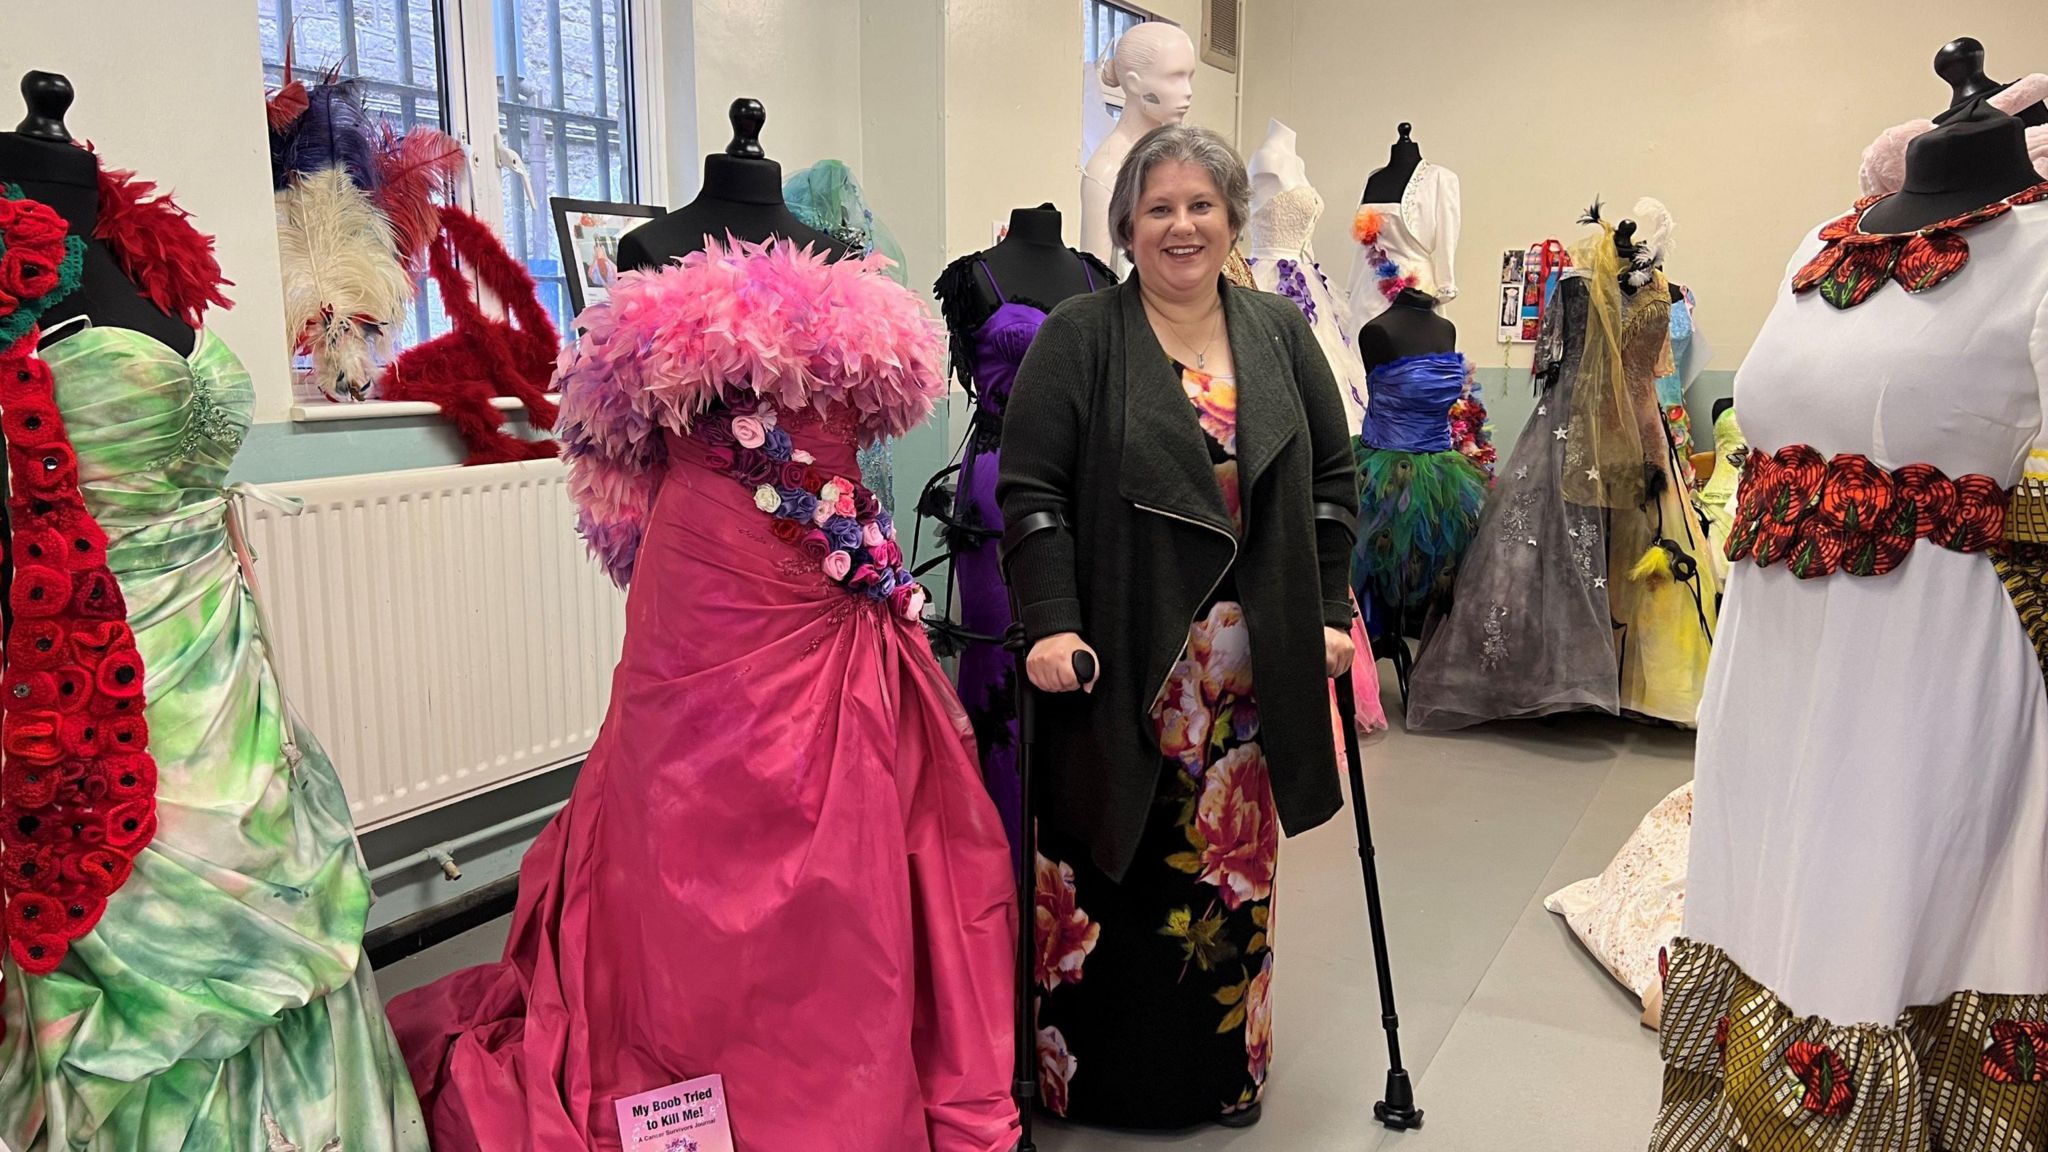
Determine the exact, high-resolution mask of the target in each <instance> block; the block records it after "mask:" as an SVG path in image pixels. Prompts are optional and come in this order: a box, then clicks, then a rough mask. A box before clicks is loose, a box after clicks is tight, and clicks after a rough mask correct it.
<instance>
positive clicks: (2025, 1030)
mask: <svg viewBox="0 0 2048 1152" xmlns="http://www.w3.org/2000/svg"><path fill="white" fill-rule="evenodd" d="M1669 957H1670V962H1669V971H1668V974H1667V977H1666V981H1665V999H1664V1019H1663V1033H1662V1047H1663V1054H1664V1103H1663V1107H1662V1108H1661V1109H1660V1110H1659V1112H1658V1115H1657V1126H1656V1129H1655V1132H1654V1134H1653V1135H1652V1137H1651V1140H1650V1149H1651V1152H1737V1150H1740V1152H1807V1150H1809V1149H1811V1150H1816V1152H1819V1150H1825V1152H2038V1150H2041V1149H2048V995H1989V994H1984V993H1979V992H1958V993H1955V994H1954V995H1952V996H1950V997H1949V998H1948V999H1946V1000H1944V1001H1942V1002H1941V1003H1939V1004H1931V1005H1926V1006H1923V1007H1915V1008H1908V1009H1907V1010H1906V1011H1904V1012H1902V1013H1900V1015H1899V1018H1898V1020H1897V1022H1896V1023H1894V1024H1892V1025H1889V1026H1885V1025H1878V1024H1854V1025H1837V1024H1832V1023H1830V1022H1828V1021H1826V1020H1823V1019H1821V1018H1819V1017H1816V1016H1796V1015H1794V1014H1793V1012H1792V1010H1791V1009H1790V1008H1788V1007H1786V1006H1785V1005H1784V1004H1783V1003H1782V1002H1781V1001H1779V999H1778V998H1777V996H1775V995H1773V994H1772V993H1771V992H1770V990H1768V989H1766V988H1764V987H1763V986H1762V985H1761V984H1758V983H1757V982H1756V981H1755V980H1752V979H1751V978H1750V977H1749V976H1747V975H1746V974H1744V972H1743V971H1742V969H1741V968H1740V967H1739V966H1737V965H1736V963H1735V962H1734V961H1733V960H1731V959H1729V958H1728V956H1727V954H1726V953H1724V952H1722V951H1721V950H1720V949H1718V948H1715V947H1713V946H1712V945H1709V944H1701V943H1698V942H1695V941H1690V940H1684V939H1680V940H1677V941H1674V942H1673V943H1672V946H1671V950H1670V954H1669Z"/></svg>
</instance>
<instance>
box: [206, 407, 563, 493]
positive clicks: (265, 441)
mask: <svg viewBox="0 0 2048 1152" xmlns="http://www.w3.org/2000/svg"><path fill="white" fill-rule="evenodd" d="M519 426H520V427H522V428H523V427H524V422H523V421H522V422H521V423H520V425H519ZM462 458H463V451H462V441H461V440H460V439H459V438H458V437H457V436H456V435H455V429H453V428H452V427H450V426H449V425H447V424H446V423H444V422H442V420H441V418H440V417H438V416H400V417H394V418H390V419H383V420H337V421H333V422H331V423H317V424H297V423H293V422H291V421H289V420H283V421H277V422H274V423H268V424H255V425H251V426H250V428H249V435H248V438H247V439H245V440H243V441H242V450H241V452H239V453H237V454H236V456H235V466H234V467H233V468H232V469H230V470H229V473H228V478H229V479H230V480H235V481H247V482H249V483H252V484H277V483H281V482H283V481H287V480H319V479H324V478H326V477H329V476H353V475H357V474H359V473H364V472H395V471H398V470H400V469H405V468H439V467H443V466H445V465H449V464H460V463H462Z"/></svg>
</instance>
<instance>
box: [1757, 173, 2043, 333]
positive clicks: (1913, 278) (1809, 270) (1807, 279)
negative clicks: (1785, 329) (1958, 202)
mask: <svg viewBox="0 0 2048 1152" xmlns="http://www.w3.org/2000/svg"><path fill="white" fill-rule="evenodd" d="M1883 199H1885V197H1883V196H1869V197H1865V198H1864V199H1862V200H1859V201H1857V202H1856V209H1855V211H1853V212H1851V213H1849V214H1848V215H1847V216H1844V217H1842V218H1841V219H1839V220H1836V221H1834V222H1833V223H1831V224H1829V225H1827V226H1826V227H1824V228H1822V229H1821V230H1820V239H1821V241H1822V246H1821V250H1820V251H1819V252H1817V253H1815V254H1814V257H1813V259H1811V260H1808V261H1807V262H1806V266H1805V267H1803V268H1801V269H1800V270H1799V271H1798V273H1797V274H1796V275H1794V276H1793V277H1792V291H1794V292H1797V293H1806V292H1811V291H1814V290H1815V289H1819V290H1820V296H1821V299H1823V300H1826V301H1827V302H1828V303H1829V304H1832V305H1834V306H1835V307H1836V308H1854V307H1855V306H1856V305H1858V304H1861V303H1863V302H1864V301H1865V300H1868V299H1870V297H1871V294H1872V293H1874V292H1876V291H1877V290H1878V289H1879V288H1882V287H1884V285H1885V282H1886V281H1887V280H1895V281H1897V282H1898V284H1899V287H1901V288H1904V289H1905V290H1906V291H1908V292H1925V291H1926V290H1928V289H1929V288H1932V287H1934V286H1935V285H1937V284H1940V283H1941V282H1942V281H1944V280H1946V279H1948V278H1949V277H1951V276H1953V275H1955V274H1956V273H1957V272H1960V271H1962V269H1963V266H1964V265H1965V264H1968V263H1969V262H1970V242H1969V241H1968V240H1966V239H1964V238H1963V235H1962V233H1963V231H1964V230H1965V229H1968V228H1974V227H1976V226H1977V225H1979V224H1982V223H1984V222H1985V221H1987V220H1996V219H1998V218H1999V217H2000V216H2003V215H2005V214H2006V213H2008V212H2010V211H2012V210H2013V207H2014V206H2015V205H2020V204H2034V203H2039V202H2041V201H2044V200H2048V183H2041V184H2036V185H2034V186H2033V187H2032V188H2028V189H2027V190H2025V191H2023V192H2019V193H2016V194H2014V195H2012V196H2008V197H2006V198H2005V199H2003V200H1995V201H1993V202H1992V203H1990V204H1987V205H1985V206H1984V207H1982V208H1977V209H1974V210H1972V211H1969V212H1965V213H1963V214H1961V215H1959V216H1951V217H1949V218H1948V219H1946V220H1942V221H1939V222H1937V223H1934V224H1929V225H1928V226H1927V227H1925V228H1922V229H1920V230H1919V231H1917V232H1899V233H1885V232H1865V231H1864V230H1863V215H1864V213H1866V212H1868V211H1870V209H1871V208H1872V207H1874V206H1875V205H1876V204H1877V203H1878V201H1880V200H1883Z"/></svg>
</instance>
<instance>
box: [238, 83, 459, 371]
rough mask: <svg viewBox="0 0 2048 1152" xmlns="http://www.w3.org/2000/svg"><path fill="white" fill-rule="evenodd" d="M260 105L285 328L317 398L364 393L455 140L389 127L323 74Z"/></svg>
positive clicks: (412, 275)
mask: <svg viewBox="0 0 2048 1152" xmlns="http://www.w3.org/2000/svg"><path fill="white" fill-rule="evenodd" d="M287 56H289V53H288V54H287ZM286 75H287V77H289V76H290V61H289V59H287V61H286ZM265 112H266V116H267V118H268V120H269V122H270V176H271V185H272V187H273V188H274V189H275V190H276V197H277V228H278V249H279V253H280V255H281V257H282V259H283V273H284V281H285V285H284V290H285V324H286V335H287V336H288V337H289V338H290V339H291V341H292V345H293V347H294V348H295V349H296V350H297V351H299V352H301V353H303V354H304V355H305V356H306V357H307V358H308V359H309V360H310V361H311V362H312V377H313V380H314V383H315V384H317V385H318V387H319V388H320V391H321V392H322V393H323V394H325V395H326V396H327V397H328V398H330V399H338V398H340V397H342V396H347V397H349V398H351V399H357V400H360V399H363V398H364V397H366V396H367V395H368V394H369V392H370V388H371V385H372V384H373V383H374V382H375V381H376V379H377V373H378V364H379V362H380V360H383V359H386V358H388V357H389V354H390V350H391V339H392V336H393V335H394V334H395V333H396V331H397V329H398V327H399V326H400V324H402V323H403V321H404V317H405V311H406V308H407V307H408V306H409V305H410V304H411V303H412V300H413V297H414V295H415V294H416V293H417V292H418V290H419V283H420V279H421V277H422V275H423V274H424V272H425V269H426V262H427V260H426V257H427V248H428V246H429V245H430V244H431V243H432V242H433V239H434V236H435V233H436V232H437V231H438V229H439V226H440V217H439V216H438V215H437V211H436V207H437V206H436V201H437V199H447V198H448V196H449V193H450V192H451V191H452V190H453V187H454V179H455V174H456V172H457V171H458V170H459V169H460V168H461V163H462V148H461V145H459V144H457V143H456V142H455V141H454V140H453V139H452V138H450V137H449V136H448V135H447V134H446V133H443V132H440V131H437V130H435V129H432V128H426V127H417V128H413V129H410V130H409V131H406V132H404V133H398V132H394V131H393V130H392V129H391V128H390V127H389V126H388V125H384V124H381V123H379V122H378V121H377V120H376V119H375V118H374V117H373V116H372V115H371V114H370V113H369V112H368V111H367V110H366V109H365V108H364V107H363V104H362V101H361V99H360V98H359V97H358V95H357V93H356V89H355V86H354V85H353V84H351V83H348V82H345V81H342V80H339V79H337V78H336V77H335V76H334V75H333V74H331V73H330V74H329V75H328V76H326V77H325V78H323V79H322V80H321V81H320V82H319V83H317V84H314V85H311V86H310V87H309V86H308V85H307V84H306V83H305V82H303V81H301V80H297V79H288V80H287V82H286V83H285V84H283V85H282V86H280V87H279V88H278V89H277V90H276V91H275V92H273V93H271V94H270V95H269V97H268V98H267V99H266V100H265Z"/></svg>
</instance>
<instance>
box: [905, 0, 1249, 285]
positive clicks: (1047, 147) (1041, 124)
mask: <svg viewBox="0 0 2048 1152" xmlns="http://www.w3.org/2000/svg"><path fill="white" fill-rule="evenodd" d="M1251 2H1252V3H1253V4H1257V3H1263V2H1264V0H1251ZM1139 6H1140V7H1144V8H1146V9H1147V10H1149V11H1151V12H1153V13H1154V14H1156V15H1158V16H1160V17H1162V18H1164V19H1167V20H1172V21H1175V22H1177V23H1179V24H1180V25H1181V27H1183V28H1185V29H1187V32H1188V36H1189V37H1190V38H1191V39H1193V40H1195V41H1196V43H1197V44H1198V45H1199V43H1200V41H1201V33H1202V26H1201V4H1200V2H1199V0H1151V2H1150V3H1147V4H1141V5H1139ZM945 9H946V70H945V97H946V106H945V119H946V138H945V140H946V151H945V155H946V248H947V251H948V252H949V253H950V254H951V255H953V256H960V255H962V254H965V253H968V252H973V251H975V250H977V249H980V248H986V247H988V244H989V241H990V240H991V239H992V235H993V233H992V228H993V226H994V224H995V223H997V222H998V221H1002V220H1006V219H1008V218H1009V215H1010V210H1011V209H1012V208H1018V207H1027V206H1031V205H1036V204H1038V203H1040V202H1041V201H1046V200H1050V201H1052V202H1053V203H1054V204H1056V205H1058V207H1059V209H1060V212H1061V213H1062V214H1063V215H1064V216H1066V218H1067V229H1066V232H1067V242H1068V243H1069V244H1075V243H1078V242H1079V241H1080V230H1079V228H1078V227H1077V224H1076V219H1075V217H1076V213H1078V212H1079V211H1080V200H1081V155H1080V152H1081V49H1082V41H1081V0H947V3H946V5H945ZM1236 79H1237V78H1236V77H1235V76H1233V75H1231V74H1230V73H1227V72H1221V71H1218V70H1217V69H1214V68H1211V67H1209V66H1208V65H1206V64H1204V65H1201V66H1200V67H1199V68H1197V70H1196V73H1195V104H1194V110H1193V112H1192V113H1190V115H1189V121H1190V122H1191V123H1196V124H1201V125H1204V126H1206V127H1210V128H1215V129H1217V130H1219V131H1221V132H1223V133H1224V135H1226V136H1232V135H1234V133H1235V130H1236V125H1237V91H1236Z"/></svg>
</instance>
